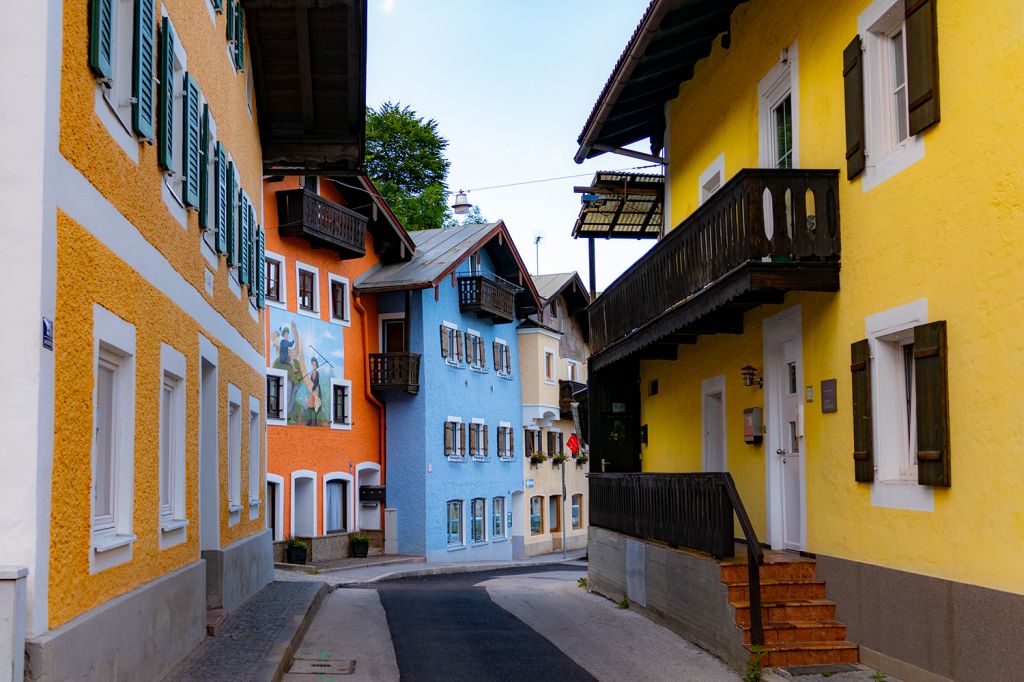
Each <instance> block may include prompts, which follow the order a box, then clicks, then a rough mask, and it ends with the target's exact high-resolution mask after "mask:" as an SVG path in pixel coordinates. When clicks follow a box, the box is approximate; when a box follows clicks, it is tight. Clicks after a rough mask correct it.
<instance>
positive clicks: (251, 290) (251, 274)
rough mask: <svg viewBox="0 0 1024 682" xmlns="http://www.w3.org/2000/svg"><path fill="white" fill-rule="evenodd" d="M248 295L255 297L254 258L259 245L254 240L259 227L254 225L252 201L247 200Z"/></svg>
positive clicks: (254, 213) (254, 209)
mask: <svg viewBox="0 0 1024 682" xmlns="http://www.w3.org/2000/svg"><path fill="white" fill-rule="evenodd" d="M248 203H249V237H248V240H247V241H248V244H249V249H248V251H249V295H250V296H256V286H257V275H256V256H257V255H258V253H259V244H258V243H257V240H256V233H257V232H258V231H259V227H258V226H257V225H256V207H255V206H253V205H252V200H251V199H250V200H249V202H248Z"/></svg>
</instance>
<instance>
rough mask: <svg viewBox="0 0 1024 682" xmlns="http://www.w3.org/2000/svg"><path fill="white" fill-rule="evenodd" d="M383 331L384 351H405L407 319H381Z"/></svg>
mask: <svg viewBox="0 0 1024 682" xmlns="http://www.w3.org/2000/svg"><path fill="white" fill-rule="evenodd" d="M381 326H382V331H383V344H384V348H383V352H385V353H404V352H405V320H404V319H397V320H381Z"/></svg>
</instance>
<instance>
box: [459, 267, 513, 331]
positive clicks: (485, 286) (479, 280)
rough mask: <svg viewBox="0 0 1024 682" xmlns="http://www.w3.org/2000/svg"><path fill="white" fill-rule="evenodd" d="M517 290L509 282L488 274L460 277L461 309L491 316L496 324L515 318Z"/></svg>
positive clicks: (481, 315) (478, 315)
mask: <svg viewBox="0 0 1024 682" xmlns="http://www.w3.org/2000/svg"><path fill="white" fill-rule="evenodd" d="M515 299H516V290H515V287H513V286H512V285H511V284H509V283H508V282H506V281H504V280H501V279H498V278H497V277H490V276H487V275H469V276H464V277H459V309H460V310H462V312H464V313H466V312H471V313H476V316H477V317H489V318H491V319H493V320H494V321H495V323H496V324H501V323H504V322H512V321H514V320H515Z"/></svg>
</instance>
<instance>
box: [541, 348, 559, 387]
mask: <svg viewBox="0 0 1024 682" xmlns="http://www.w3.org/2000/svg"><path fill="white" fill-rule="evenodd" d="M549 357H550V358H551V362H550V363H548V358H549ZM557 357H558V355H557V353H555V351H553V350H548V349H547V348H545V349H544V360H543V364H542V365H541V372H542V373H543V375H544V383H545V384H549V385H553V384H555V383H557V379H558V360H557ZM548 367H551V373H550V374H548Z"/></svg>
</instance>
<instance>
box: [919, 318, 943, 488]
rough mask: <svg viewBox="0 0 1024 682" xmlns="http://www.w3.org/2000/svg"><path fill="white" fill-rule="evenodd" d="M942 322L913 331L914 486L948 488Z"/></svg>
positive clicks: (923, 325)
mask: <svg viewBox="0 0 1024 682" xmlns="http://www.w3.org/2000/svg"><path fill="white" fill-rule="evenodd" d="M946 367H947V358H946V322H945V321H944V320H943V321H940V322H931V323H929V324H922V325H921V326H919V327H914V384H915V395H916V397H917V482H918V483H920V484H921V485H934V486H942V487H949V484H950V463H949V385H948V381H947V376H946Z"/></svg>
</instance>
